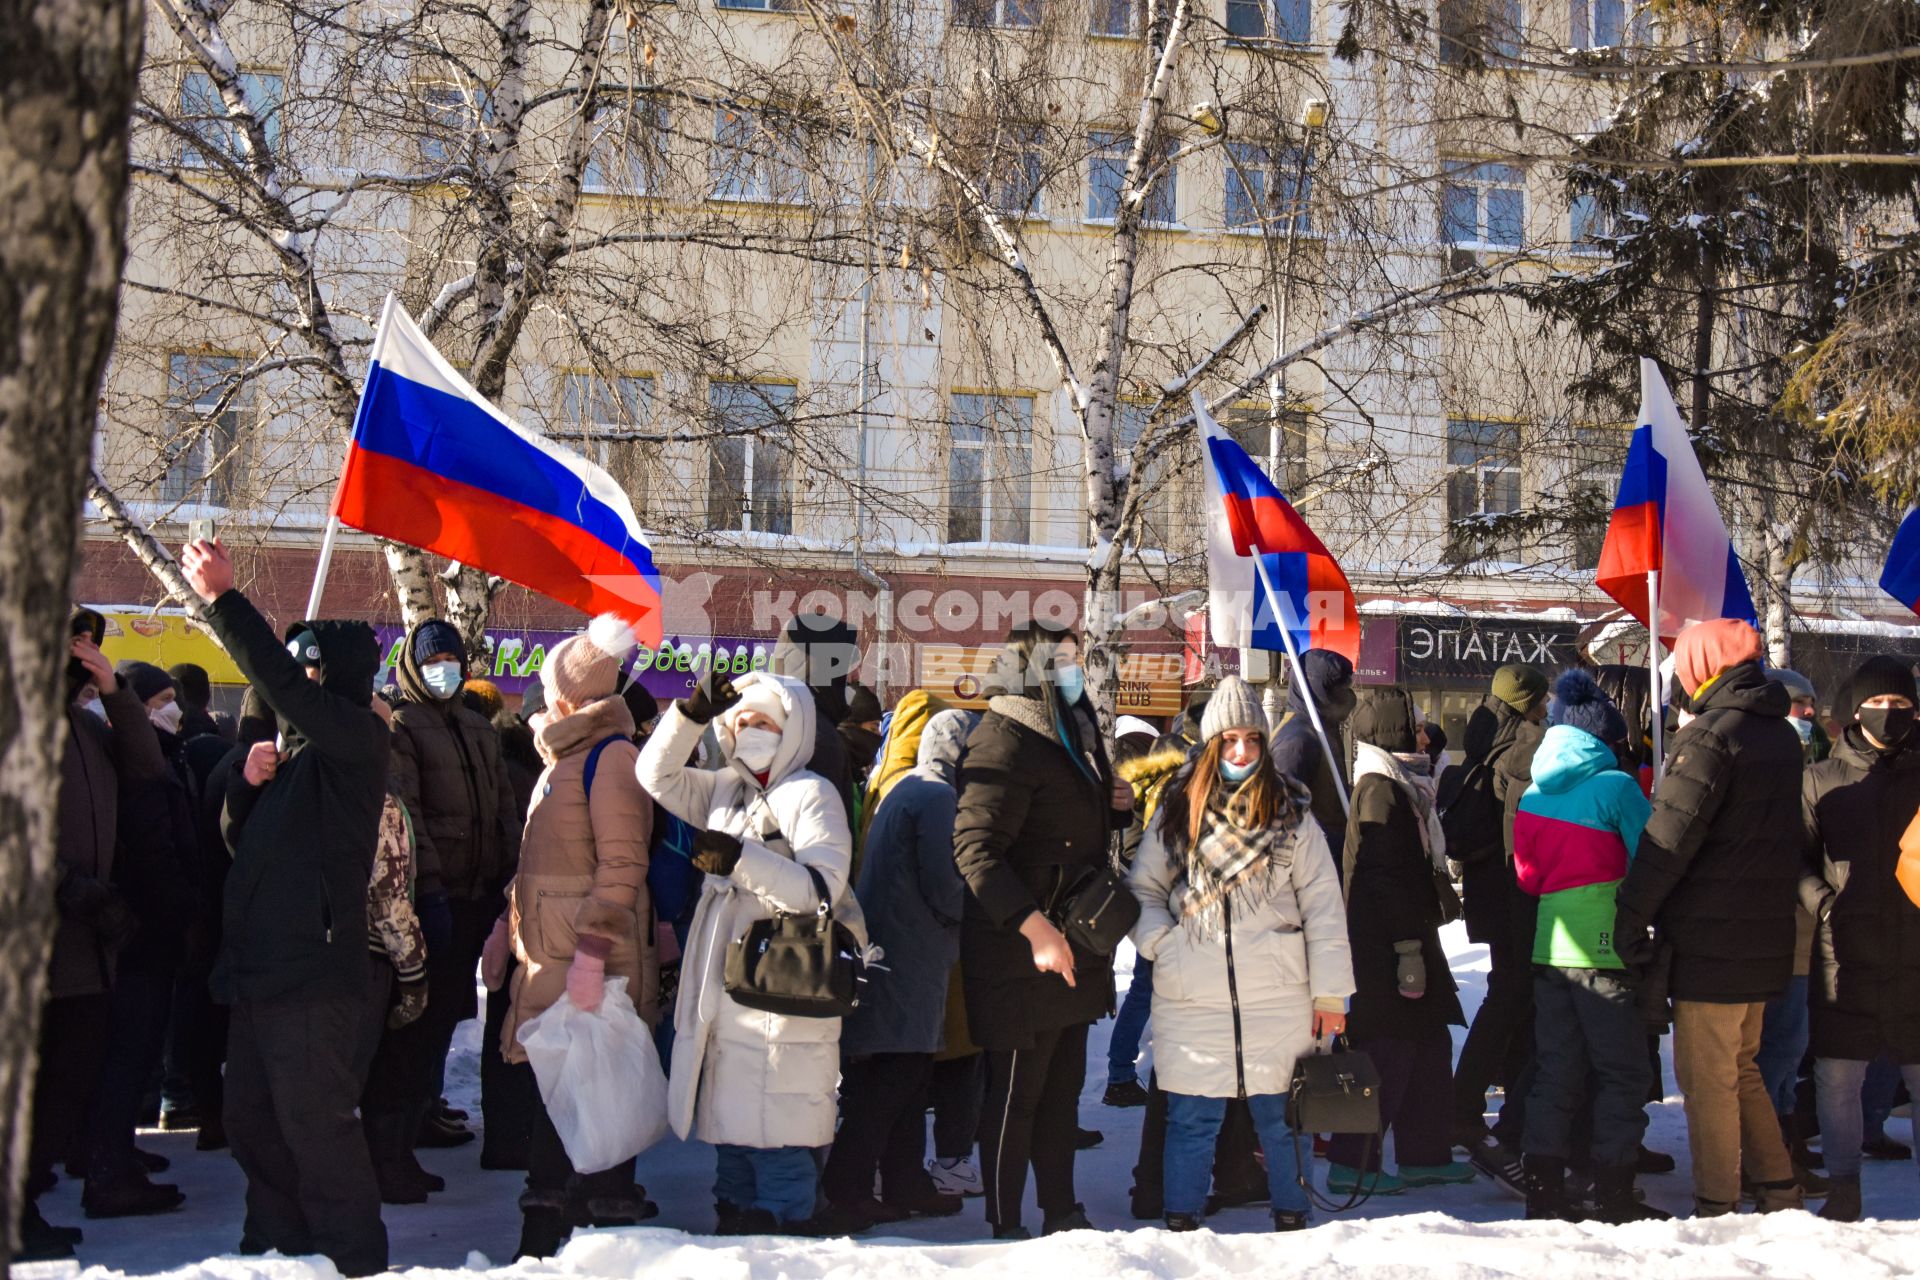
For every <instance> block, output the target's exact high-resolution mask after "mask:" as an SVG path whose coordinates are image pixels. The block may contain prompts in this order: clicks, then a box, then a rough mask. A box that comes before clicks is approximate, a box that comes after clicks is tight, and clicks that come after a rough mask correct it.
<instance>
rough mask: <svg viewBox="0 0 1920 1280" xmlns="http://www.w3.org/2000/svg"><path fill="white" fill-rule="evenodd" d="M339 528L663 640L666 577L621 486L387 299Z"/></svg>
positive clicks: (342, 492) (653, 641)
mask: <svg viewBox="0 0 1920 1280" xmlns="http://www.w3.org/2000/svg"><path fill="white" fill-rule="evenodd" d="M334 515H336V516H337V517H338V518H339V520H340V522H341V523H342V524H346V525H351V526H352V527H353V528H356V529H364V530H366V531H367V532H368V533H372V534H377V535H379V536H380V537H383V538H391V539H393V540H394V541H396V542H404V543H407V544H409V545H410V546H415V547H420V548H423V549H425V550H427V551H432V552H435V553H437V554H439V555H443V556H448V557H450V558H452V559H455V560H459V561H461V562H462V563H464V564H470V565H473V566H474V567H476V568H479V569H484V570H486V571H487V572H488V573H492V574H498V575H499V576H500V577H502V578H505V579H507V580H508V581H510V582H517V583H519V584H520V585H521V586H523V587H526V588H528V589H529V590H533V591H538V592H539V593H540V594H542V595H545V596H551V597H552V598H553V599H555V600H558V601H561V602H562V603H564V604H570V605H572V606H573V607H574V608H576V609H579V610H580V611H581V612H582V613H587V614H598V613H615V614H618V615H620V616H621V617H623V618H625V619H627V621H629V622H630V623H632V624H633V628H634V634H635V636H636V637H637V638H638V639H639V641H640V642H641V643H642V644H646V645H654V646H657V645H658V644H659V643H660V575H659V573H658V572H657V571H656V570H655V569H654V565H653V549H652V547H650V546H649V545H648V543H647V537H646V534H644V533H643V532H641V529H640V522H639V520H638V519H636V518H635V516H634V514H633V504H632V503H631V502H630V501H628V499H627V495H626V494H625V492H623V491H622V490H621V488H620V486H619V485H618V484H616V483H615V482H614V479H613V477H612V476H609V475H608V474H607V473H606V472H605V471H603V470H601V469H600V468H599V467H597V466H595V465H594V464H593V463H591V462H588V461H587V460H586V459H585V458H582V457H579V456H578V455H576V454H574V453H571V452H569V451H568V450H566V449H562V448H561V447H560V446H558V445H556V444H554V443H553V442H552V441H550V440H546V439H543V438H541V437H540V436H537V435H535V434H533V433H532V432H530V431H527V430H526V429H525V428H523V427H520V426H517V425H516V424H514V423H513V422H511V421H509V420H508V419H507V417H506V415H504V414H502V413H501V412H500V411H499V410H498V409H496V408H494V407H493V405H491V404H489V403H487V401H486V400H485V399H484V398H482V397H481V395H480V394H479V393H478V392H477V391H475V390H474V389H473V388H472V387H471V386H469V385H468V384H467V380H466V379H465V378H463V377H461V376H460V375H459V374H458V373H457V372H455V371H454V368H453V366H452V365H450V364H448V363H447V362H446V360H445V359H444V358H442V357H441V355H440V353H439V352H438V351H436V350H434V348H433V344H432V343H431V342H429V341H427V338H426V335H425V334H423V333H421V332H420V330H419V328H418V327H417V326H415V324H414V323H413V320H412V319H411V318H410V317H409V316H408V315H407V313H406V312H405V311H404V310H402V309H401V307H400V305H399V303H398V302H397V301H396V300H395V299H394V297H393V295H392V294H388V295H387V302H386V306H385V308H383V309H382V311H381V313H380V327H379V329H378V331H377V332H376V334H375V336H374V343H373V363H372V365H371V367H370V368H369V369H368V370H367V385H366V387H365V389H364V390H362V392H361V393H360V410H359V413H358V414H357V415H356V416H355V418H354V423H353V442H352V443H351V444H350V445H349V446H348V448H347V465H346V469H345V471H344V472H342V474H341V476H340V488H339V490H338V492H337V494H336V495H335V497H334Z"/></svg>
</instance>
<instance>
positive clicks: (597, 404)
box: [554, 373, 653, 511]
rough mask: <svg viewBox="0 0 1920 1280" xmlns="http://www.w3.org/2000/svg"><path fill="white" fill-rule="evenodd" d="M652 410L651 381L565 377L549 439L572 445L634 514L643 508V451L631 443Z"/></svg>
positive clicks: (631, 376) (630, 376) (622, 377)
mask: <svg viewBox="0 0 1920 1280" xmlns="http://www.w3.org/2000/svg"><path fill="white" fill-rule="evenodd" d="M652 409H653V379H652V378H651V377H649V376H647V375H644V374H622V375H620V376H618V377H612V378H603V377H601V376H599V375H598V374H592V373H569V374H567V375H566V378H565V381H564V382H563V383H562V385H561V394H560V419H561V422H562V427H561V430H559V431H557V432H555V433H554V434H555V435H556V436H558V437H559V438H560V439H562V440H566V441H568V442H570V443H574V442H577V443H578V444H579V446H580V451H581V452H582V453H584V454H586V456H587V457H589V458H591V459H593V460H594V461H595V462H597V463H599V464H600V465H601V466H602V467H605V468H606V470H607V474H608V475H611V476H612V477H613V478H614V481H615V482H616V483H617V484H619V486H620V487H621V488H622V489H623V490H625V491H626V494H627V496H628V497H629V498H631V499H633V505H634V509H635V510H636V511H637V510H640V509H641V508H643V507H645V506H646V498H647V466H646V451H645V448H644V447H643V446H642V444H641V443H640V441H638V440H634V439H631V438H630V437H632V436H633V435H634V434H636V433H637V432H638V431H639V430H640V428H641V427H643V426H645V425H646V423H647V422H648V421H649V420H650V418H651V414H652Z"/></svg>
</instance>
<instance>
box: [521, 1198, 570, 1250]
mask: <svg viewBox="0 0 1920 1280" xmlns="http://www.w3.org/2000/svg"><path fill="white" fill-rule="evenodd" d="M572 1233H573V1224H572V1223H571V1222H569V1221H568V1220H567V1196H566V1193H565V1192H564V1191H527V1192H523V1193H522V1194H521V1196H520V1246H519V1248H517V1249H515V1250H514V1251H513V1256H514V1258H515V1260H518V1259H520V1258H551V1257H553V1256H554V1255H555V1254H557V1253H559V1252H560V1246H561V1245H563V1244H565V1243H566V1242H567V1237H568V1236H569V1235H571V1234H572Z"/></svg>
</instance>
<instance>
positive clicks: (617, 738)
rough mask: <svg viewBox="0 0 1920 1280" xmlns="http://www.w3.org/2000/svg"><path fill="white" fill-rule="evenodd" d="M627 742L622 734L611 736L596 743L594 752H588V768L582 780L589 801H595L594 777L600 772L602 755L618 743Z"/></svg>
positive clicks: (584, 771)
mask: <svg viewBox="0 0 1920 1280" xmlns="http://www.w3.org/2000/svg"><path fill="white" fill-rule="evenodd" d="M625 741H626V738H625V737H623V736H622V735H620V734H617V733H615V734H609V735H608V736H606V737H604V738H602V739H600V741H598V742H596V743H594V744H593V750H591V751H589V752H587V767H586V768H585V770H583V771H582V773H581V778H580V780H581V783H582V784H583V786H582V790H584V791H585V792H586V793H587V799H589V800H591V799H593V775H594V774H596V773H598V772H599V771H600V753H601V752H602V751H605V750H606V749H607V748H608V747H610V746H612V745H613V744H614V743H616V742H625Z"/></svg>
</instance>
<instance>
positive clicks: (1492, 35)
mask: <svg viewBox="0 0 1920 1280" xmlns="http://www.w3.org/2000/svg"><path fill="white" fill-rule="evenodd" d="M1573 2H1574V3H1576V4H1577V3H1579V0H1573ZM1439 26H1440V61H1442V62H1444V63H1447V64H1449V65H1451V66H1457V67H1479V66H1485V65H1486V64H1487V63H1489V62H1498V61H1509V62H1510V61H1513V60H1515V59H1517V58H1519V56H1520V46H1521V37H1522V33H1523V31H1524V29H1525V28H1524V23H1523V17H1522V14H1521V10H1520V0H1440V15H1439Z"/></svg>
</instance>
